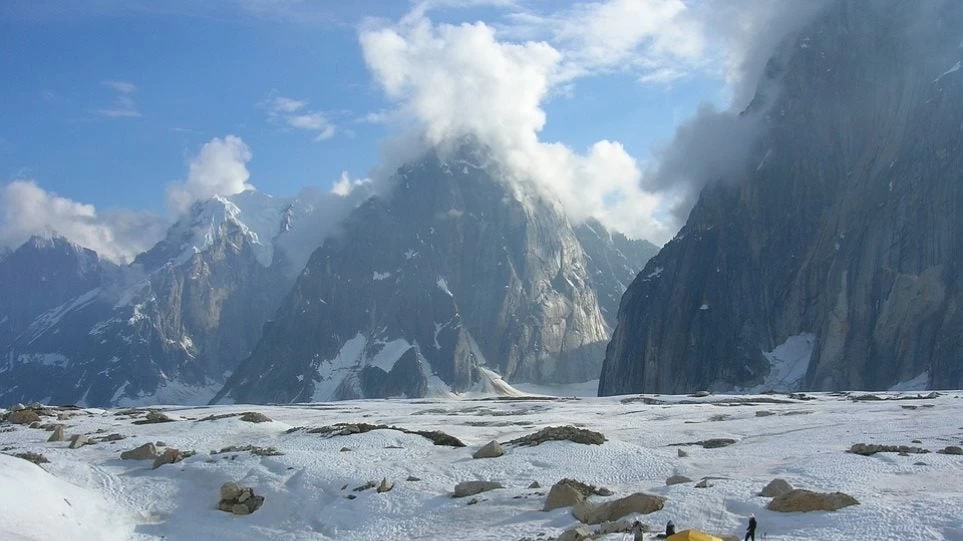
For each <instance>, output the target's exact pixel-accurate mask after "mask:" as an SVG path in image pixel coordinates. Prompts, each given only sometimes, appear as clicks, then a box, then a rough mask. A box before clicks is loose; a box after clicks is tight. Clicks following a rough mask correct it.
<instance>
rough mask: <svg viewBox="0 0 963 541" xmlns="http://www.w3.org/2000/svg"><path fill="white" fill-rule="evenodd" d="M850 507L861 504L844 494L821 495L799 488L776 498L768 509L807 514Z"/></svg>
mask: <svg viewBox="0 0 963 541" xmlns="http://www.w3.org/2000/svg"><path fill="white" fill-rule="evenodd" d="M850 505H859V502H858V501H856V498H853V497H852V496H850V495H848V494H843V493H842V492H831V493H820V492H813V491H811V490H803V489H799V488H797V489H795V490H791V491H789V492H787V493H785V494H783V495H781V496H778V497H776V498H774V499H773V500H772V501H771V502H769V505H767V506H766V509H769V510H770V511H778V512H780V513H806V512H809V511H836V510H839V509H842V508H844V507H849V506H850Z"/></svg>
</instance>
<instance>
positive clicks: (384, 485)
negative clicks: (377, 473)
mask: <svg viewBox="0 0 963 541" xmlns="http://www.w3.org/2000/svg"><path fill="white" fill-rule="evenodd" d="M393 488H395V484H394V483H389V482H388V478H387V477H383V478H382V479H381V484H380V485H378V490H377V492H378V494H381V493H384V492H388V491H389V490H391V489H393Z"/></svg>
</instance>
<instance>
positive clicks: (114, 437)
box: [104, 433, 127, 441]
mask: <svg viewBox="0 0 963 541" xmlns="http://www.w3.org/2000/svg"><path fill="white" fill-rule="evenodd" d="M126 438H127V436H125V435H123V434H117V433H114V434H109V435H107V436H106V437H105V438H104V441H120V440H123V439H126Z"/></svg>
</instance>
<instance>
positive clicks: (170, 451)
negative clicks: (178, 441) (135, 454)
mask: <svg viewBox="0 0 963 541" xmlns="http://www.w3.org/2000/svg"><path fill="white" fill-rule="evenodd" d="M181 460H184V455H182V454H181V452H180V451H179V450H177V449H174V448H173V447H168V448H167V449H164V452H163V453H161V455H160V456H158V457H157V458H155V459H154V465H153V466H152V468H153V469H155V470H156V469H157V468H160V467H161V466H163V465H164V464H174V463H175V462H180V461H181Z"/></svg>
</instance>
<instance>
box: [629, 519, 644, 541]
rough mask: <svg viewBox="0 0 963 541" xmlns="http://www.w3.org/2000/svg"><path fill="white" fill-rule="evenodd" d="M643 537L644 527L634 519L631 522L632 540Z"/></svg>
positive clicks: (640, 540)
mask: <svg viewBox="0 0 963 541" xmlns="http://www.w3.org/2000/svg"><path fill="white" fill-rule="evenodd" d="M644 537H645V528H643V527H642V523H641V522H639V521H637V520H636V521H635V522H633V523H632V540H633V541H643V538H644Z"/></svg>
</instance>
